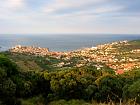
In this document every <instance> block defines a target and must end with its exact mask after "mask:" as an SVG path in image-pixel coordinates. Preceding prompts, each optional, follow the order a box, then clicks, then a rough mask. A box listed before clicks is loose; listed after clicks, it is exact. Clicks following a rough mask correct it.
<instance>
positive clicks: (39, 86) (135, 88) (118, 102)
mask: <svg viewBox="0 0 140 105" xmlns="http://www.w3.org/2000/svg"><path fill="white" fill-rule="evenodd" d="M131 43H132V42H131ZM133 43H136V42H133ZM136 44H137V43H136ZM76 59H78V58H76V57H75V58H72V61H73V63H72V65H69V66H70V67H63V68H61V67H55V66H53V65H55V64H56V63H60V62H61V61H59V60H58V59H55V58H52V57H49V56H48V57H46V58H43V57H37V56H33V55H24V54H11V53H9V52H4V53H1V54H0V105H132V104H133V105H136V104H137V105H139V104H140V69H135V70H132V71H130V72H127V73H124V74H122V75H116V74H115V72H114V71H113V70H112V69H110V68H108V67H107V66H103V67H102V68H101V69H97V67H96V66H92V64H91V65H88V66H82V67H78V68H77V67H73V66H74V64H75V63H74V62H77V61H76ZM79 59H81V58H79ZM94 64H95V63H94ZM102 65H103V64H102Z"/></svg>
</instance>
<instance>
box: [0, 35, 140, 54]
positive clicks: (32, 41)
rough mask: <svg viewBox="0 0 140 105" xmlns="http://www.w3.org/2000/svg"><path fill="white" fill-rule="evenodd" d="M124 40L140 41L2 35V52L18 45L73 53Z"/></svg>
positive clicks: (126, 37)
mask: <svg viewBox="0 0 140 105" xmlns="http://www.w3.org/2000/svg"><path fill="white" fill-rule="evenodd" d="M122 40H128V41H130V40H140V35H138V34H137V35H135V34H133V35H132V34H131V35H130V34H129V35H127V34H55V35H54V34H40V35H39V34H38V35H37V34H32V35H27V34H26V35H23V34H16V35H15V34H11V35H6V34H0V51H7V50H8V49H10V48H11V47H14V46H16V45H22V46H34V47H43V48H49V50H50V51H62V52H63V51H73V50H77V49H82V48H87V47H95V46H96V45H100V44H105V43H110V42H114V41H122Z"/></svg>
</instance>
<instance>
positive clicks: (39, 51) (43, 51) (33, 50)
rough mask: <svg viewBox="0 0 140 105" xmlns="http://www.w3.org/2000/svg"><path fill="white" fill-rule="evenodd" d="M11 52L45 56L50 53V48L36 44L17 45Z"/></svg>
mask: <svg viewBox="0 0 140 105" xmlns="http://www.w3.org/2000/svg"><path fill="white" fill-rule="evenodd" d="M10 52H13V53H23V54H33V55H38V56H45V55H47V54H48V53H49V49H48V48H40V47H34V46H28V47H27V46H21V45H17V46H15V47H12V48H11V49H10Z"/></svg>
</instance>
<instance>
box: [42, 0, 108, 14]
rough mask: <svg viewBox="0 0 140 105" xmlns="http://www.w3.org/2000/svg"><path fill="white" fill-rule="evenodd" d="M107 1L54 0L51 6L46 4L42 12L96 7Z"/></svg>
mask: <svg viewBox="0 0 140 105" xmlns="http://www.w3.org/2000/svg"><path fill="white" fill-rule="evenodd" d="M106 1H109V0H54V1H53V2H51V4H47V5H46V6H45V7H44V8H43V11H44V12H46V13H52V12H55V11H59V10H63V9H67V8H69V9H77V8H83V7H85V6H90V5H91V4H92V5H96V4H98V3H103V2H106Z"/></svg>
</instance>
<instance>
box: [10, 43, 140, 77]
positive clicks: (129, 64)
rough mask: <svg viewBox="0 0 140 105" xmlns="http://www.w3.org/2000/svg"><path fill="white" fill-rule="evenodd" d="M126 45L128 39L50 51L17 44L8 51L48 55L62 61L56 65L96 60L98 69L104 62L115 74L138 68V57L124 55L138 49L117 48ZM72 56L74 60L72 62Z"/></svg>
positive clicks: (79, 63)
mask: <svg viewBox="0 0 140 105" xmlns="http://www.w3.org/2000/svg"><path fill="white" fill-rule="evenodd" d="M127 45H129V43H128V41H118V42H112V43H108V44H103V45H98V46H97V47H91V48H85V49H79V50H76V51H71V52H50V51H49V49H48V48H40V47H25V46H20V45H18V46H16V47H13V48H12V49H10V51H11V52H14V53H28V54H33V55H37V56H46V55H49V56H51V57H54V58H56V59H59V60H62V62H59V63H58V64H55V66H57V67H64V66H69V65H71V64H73V63H74V62H76V63H75V65H74V66H75V67H81V66H85V65H90V64H92V63H93V62H96V63H98V64H100V65H98V64H97V65H94V66H95V67H97V69H98V70H99V69H100V68H102V67H103V66H102V65H101V64H105V65H107V66H108V67H110V68H112V69H114V70H115V71H116V73H117V74H121V73H124V72H125V71H129V70H132V69H134V68H140V58H139V57H131V56H125V55H126V54H128V55H134V54H136V53H137V54H139V55H140V49H135V50H131V51H121V50H118V48H120V46H127ZM73 58H74V59H75V60H76V61H74V62H73V60H72V59H73Z"/></svg>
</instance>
